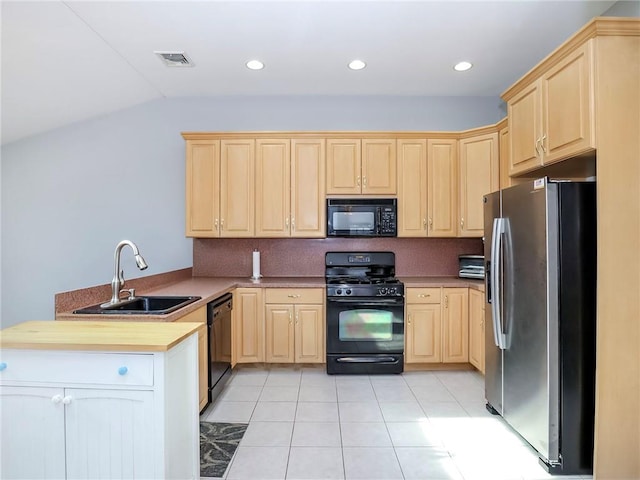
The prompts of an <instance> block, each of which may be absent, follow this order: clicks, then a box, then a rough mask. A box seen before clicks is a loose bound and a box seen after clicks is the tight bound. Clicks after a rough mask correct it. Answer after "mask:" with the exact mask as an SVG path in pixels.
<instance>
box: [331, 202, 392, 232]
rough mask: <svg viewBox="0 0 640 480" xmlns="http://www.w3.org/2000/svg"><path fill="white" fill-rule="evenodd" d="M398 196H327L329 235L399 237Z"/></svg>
mask: <svg viewBox="0 0 640 480" xmlns="http://www.w3.org/2000/svg"><path fill="white" fill-rule="evenodd" d="M397 218H398V207H397V200H396V199H395V198H328V199H327V237H396V236H397V235H398V221H397Z"/></svg>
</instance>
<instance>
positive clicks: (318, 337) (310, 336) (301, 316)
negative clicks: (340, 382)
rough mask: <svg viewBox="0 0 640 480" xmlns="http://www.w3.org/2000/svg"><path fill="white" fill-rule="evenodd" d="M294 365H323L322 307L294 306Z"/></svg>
mask: <svg viewBox="0 0 640 480" xmlns="http://www.w3.org/2000/svg"><path fill="white" fill-rule="evenodd" d="M295 321H296V323H295V361H296V363H324V362H325V353H324V331H325V326H324V325H325V323H324V308H323V306H322V305H296V306H295Z"/></svg>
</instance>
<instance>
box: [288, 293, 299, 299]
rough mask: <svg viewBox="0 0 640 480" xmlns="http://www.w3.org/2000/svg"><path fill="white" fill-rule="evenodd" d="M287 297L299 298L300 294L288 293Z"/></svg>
mask: <svg viewBox="0 0 640 480" xmlns="http://www.w3.org/2000/svg"><path fill="white" fill-rule="evenodd" d="M287 297H289V298H300V294H297V293H296V294H294V293H290V294H289V295H287Z"/></svg>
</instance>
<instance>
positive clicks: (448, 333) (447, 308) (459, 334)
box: [442, 288, 469, 363]
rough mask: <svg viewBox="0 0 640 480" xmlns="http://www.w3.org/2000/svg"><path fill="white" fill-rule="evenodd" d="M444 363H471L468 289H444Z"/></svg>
mask: <svg viewBox="0 0 640 480" xmlns="http://www.w3.org/2000/svg"><path fill="white" fill-rule="evenodd" d="M442 294H443V304H442V314H443V318H442V328H443V335H442V361H443V362H444V363H466V362H468V361H469V300H468V289H467V288H443V289H442Z"/></svg>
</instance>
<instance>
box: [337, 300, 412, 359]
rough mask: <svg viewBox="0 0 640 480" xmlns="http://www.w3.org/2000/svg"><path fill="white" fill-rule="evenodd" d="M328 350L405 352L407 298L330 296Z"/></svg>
mask: <svg viewBox="0 0 640 480" xmlns="http://www.w3.org/2000/svg"><path fill="white" fill-rule="evenodd" d="M326 318H327V353H338V354H344V353H367V354H375V353H385V354H388V353H394V352H396V353H402V351H403V350H404V299H396V300H393V301H391V302H381V301H379V299H369V298H359V299H357V298H353V299H339V300H338V299H331V298H328V299H327V317H326Z"/></svg>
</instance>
